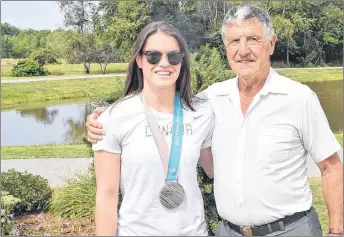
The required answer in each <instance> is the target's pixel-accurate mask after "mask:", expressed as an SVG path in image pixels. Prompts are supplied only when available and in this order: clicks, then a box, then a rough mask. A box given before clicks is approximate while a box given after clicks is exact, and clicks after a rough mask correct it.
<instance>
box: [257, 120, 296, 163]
mask: <svg viewBox="0 0 344 237" xmlns="http://www.w3.org/2000/svg"><path fill="white" fill-rule="evenodd" d="M292 135H293V128H292V127H291V126H287V125H272V126H268V127H261V128H260V132H259V140H258V160H260V161H264V162H267V163H270V164H277V163H283V162H286V161H287V160H288V158H289V151H290V149H291V146H292V144H291V140H292Z"/></svg>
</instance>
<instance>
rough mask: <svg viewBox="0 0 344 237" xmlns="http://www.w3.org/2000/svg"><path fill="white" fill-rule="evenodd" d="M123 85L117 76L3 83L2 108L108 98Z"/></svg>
mask: <svg viewBox="0 0 344 237" xmlns="http://www.w3.org/2000/svg"><path fill="white" fill-rule="evenodd" d="M122 85H123V78H117V77H116V78H96V79H80V80H63V81H43V82H30V83H14V84H2V85H1V87H2V91H1V99H2V103H1V108H8V107H11V106H13V105H18V104H23V103H27V102H42V101H59V100H66V99H78V98H92V99H93V98H108V97H109V96H113V95H114V94H116V93H117V92H119V91H122V89H121V88H122V87H121V86H122Z"/></svg>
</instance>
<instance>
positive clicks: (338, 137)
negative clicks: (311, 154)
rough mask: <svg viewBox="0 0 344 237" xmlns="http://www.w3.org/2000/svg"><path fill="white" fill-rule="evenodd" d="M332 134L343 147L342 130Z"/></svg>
mask: <svg viewBox="0 0 344 237" xmlns="http://www.w3.org/2000/svg"><path fill="white" fill-rule="evenodd" d="M334 135H335V136H336V138H337V141H338V142H339V144H340V145H341V146H342V147H343V132H336V133H335V134H334Z"/></svg>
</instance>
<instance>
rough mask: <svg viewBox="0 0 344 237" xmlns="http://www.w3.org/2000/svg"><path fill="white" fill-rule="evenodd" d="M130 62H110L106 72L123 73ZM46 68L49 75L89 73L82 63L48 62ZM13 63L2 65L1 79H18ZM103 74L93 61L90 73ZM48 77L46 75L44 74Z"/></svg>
mask: <svg viewBox="0 0 344 237" xmlns="http://www.w3.org/2000/svg"><path fill="white" fill-rule="evenodd" d="M127 67H128V63H110V64H109V65H108V66H107V67H106V74H109V73H123V72H126V71H127ZM44 68H45V69H46V70H48V72H50V73H51V75H49V76H53V77H56V76H75V75H87V74H85V72H84V67H83V65H82V64H47V65H44ZM11 70H12V65H10V64H8V65H6V64H5V65H1V79H2V80H11V79H17V78H16V77H13V76H12V75H11ZM97 74H101V70H100V66H99V64H96V63H91V70H90V74H89V75H97ZM44 77H46V76H44ZM27 78H39V77H27Z"/></svg>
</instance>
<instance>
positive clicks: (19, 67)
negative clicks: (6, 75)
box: [12, 60, 48, 77]
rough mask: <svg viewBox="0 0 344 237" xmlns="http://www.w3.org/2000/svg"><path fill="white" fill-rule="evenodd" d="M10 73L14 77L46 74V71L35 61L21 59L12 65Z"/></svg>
mask: <svg viewBox="0 0 344 237" xmlns="http://www.w3.org/2000/svg"><path fill="white" fill-rule="evenodd" d="M12 75H13V76H15V77H29V76H46V75H48V72H47V71H45V70H44V68H43V66H42V65H40V64H39V63H38V62H36V61H32V60H23V61H19V62H18V63H16V64H14V65H13V67H12Z"/></svg>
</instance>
